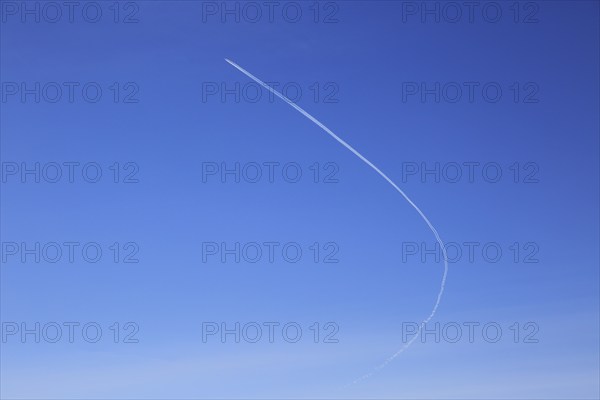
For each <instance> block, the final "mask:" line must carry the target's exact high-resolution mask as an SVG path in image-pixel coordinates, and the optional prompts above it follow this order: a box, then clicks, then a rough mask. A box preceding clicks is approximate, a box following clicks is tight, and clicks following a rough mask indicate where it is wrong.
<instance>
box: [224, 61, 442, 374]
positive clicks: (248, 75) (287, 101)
mask: <svg viewBox="0 0 600 400" xmlns="http://www.w3.org/2000/svg"><path fill="white" fill-rule="evenodd" d="M225 61H227V62H228V63H229V64H231V65H232V66H234V67H235V68H236V69H237V70H239V71H240V72H241V73H243V74H244V75H246V76H247V77H249V78H250V79H252V80H253V81H255V82H256V83H258V84H259V85H261V86H262V87H264V88H265V89H267V90H268V91H269V92H271V93H273V94H274V95H275V96H277V97H279V98H280V99H281V100H283V101H285V102H286V103H288V104H289V105H290V106H292V107H294V108H295V109H296V110H297V111H298V112H299V113H300V114H302V115H304V116H305V117H306V118H308V119H309V120H311V121H312V122H314V123H315V124H316V125H317V126H318V127H319V128H321V129H323V130H324V131H325V132H327V133H328V134H329V135H330V136H331V137H332V138H334V139H335V140H337V141H338V142H339V143H340V144H341V145H342V146H344V147H345V148H347V149H348V150H350V151H351V152H352V153H354V155H355V156H357V157H358V158H360V159H361V160H362V161H364V162H365V164H367V165H368V166H369V167H371V168H372V169H373V170H374V171H375V172H377V173H378V174H379V175H381V177H382V178H383V179H385V180H386V181H387V182H388V183H389V184H390V185H392V187H393V188H394V189H396V190H397V191H398V193H400V194H401V195H402V197H404V198H405V199H406V201H408V203H409V204H410V205H411V206H412V207H413V208H414V209H415V210H417V212H418V213H419V215H420V216H421V218H423V220H424V221H425V223H426V224H427V226H428V227H429V229H430V230H431V232H433V235H434V236H435V240H437V242H438V244H439V245H440V248H441V249H442V254H443V256H444V275H443V276H442V283H441V284H440V291H439V293H438V295H437V299H436V301H435V304H434V306H433V309H432V310H431V313H430V314H429V316H428V317H427V318H425V319H424V320H423V322H421V325H419V329H418V330H417V332H416V334H415V336H413V338H412V339H410V340H409V341H408V342H406V344H404V346H402V348H400V350H398V351H397V352H395V353H394V354H392V355H391V356H390V357H388V358H387V359H386V360H385V361H384V362H383V363H382V364H381V365H379V366H378V367H376V368H375V369H374V370H373V372H370V373H368V374H366V375H363V376H362V377H360V378H358V379H356V380H355V381H354V383H357V382H360V381H362V380H363V379H366V378H368V377H370V376H372V375H373V374H374V373H375V372H377V371H379V370H380V369H382V368H384V367H385V366H386V365H387V364H389V363H390V362H391V361H392V360H393V359H394V358H396V357H398V355H400V354H401V353H403V352H404V351H405V350H406V349H408V348H409V347H410V345H411V344H412V343H413V342H414V341H415V339H416V338H417V337H419V335H420V333H421V329H422V328H423V326H424V325H425V324H427V323H428V322H429V320H431V318H433V316H434V315H435V312H436V311H437V309H438V306H439V305H440V301H441V299H442V295H443V294H444V288H445V286H446V277H447V276H448V257H447V256H446V248H445V246H444V242H443V241H442V239H441V238H440V235H439V234H438V232H437V230H436V229H435V228H434V227H433V225H432V224H431V222H429V219H428V218H427V217H426V216H425V214H423V211H421V209H420V208H419V207H417V205H416V204H415V203H413V201H412V200H411V199H410V198H409V197H408V196H407V195H406V193H404V192H403V191H402V189H400V188H399V187H398V185H396V184H395V183H394V182H393V181H392V180H391V179H390V178H388V176H387V175H386V174H384V173H383V172H382V171H381V170H380V169H379V168H377V167H376V166H375V165H374V164H373V163H372V162H371V161H369V160H367V159H366V158H365V157H364V156H363V155H362V154H360V153H359V152H358V151H357V150H356V149H354V147H352V146H350V145H349V144H348V143H346V142H345V141H344V140H343V139H342V138H340V137H339V136H338V135H336V134H335V133H333V132H332V131H331V130H330V129H329V128H328V127H326V126H325V125H323V124H322V123H321V122H320V121H319V120H317V119H316V118H315V117H313V116H312V115H310V114H309V113H307V112H306V111H304V110H303V109H302V108H301V107H300V106H298V105H297V104H296V103H294V102H293V101H291V100H290V99H288V98H287V97H285V96H284V95H283V94H281V93H279V92H278V91H276V90H275V89H273V88H272V87H270V86H269V85H267V84H266V83H264V82H263V81H261V80H260V79H258V78H257V77H256V76H254V75H252V74H251V73H250V72H248V71H246V70H245V69H244V68H242V67H240V66H239V65H237V64H236V63H234V62H233V61H231V60H229V59H227V58H226V59H225Z"/></svg>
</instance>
